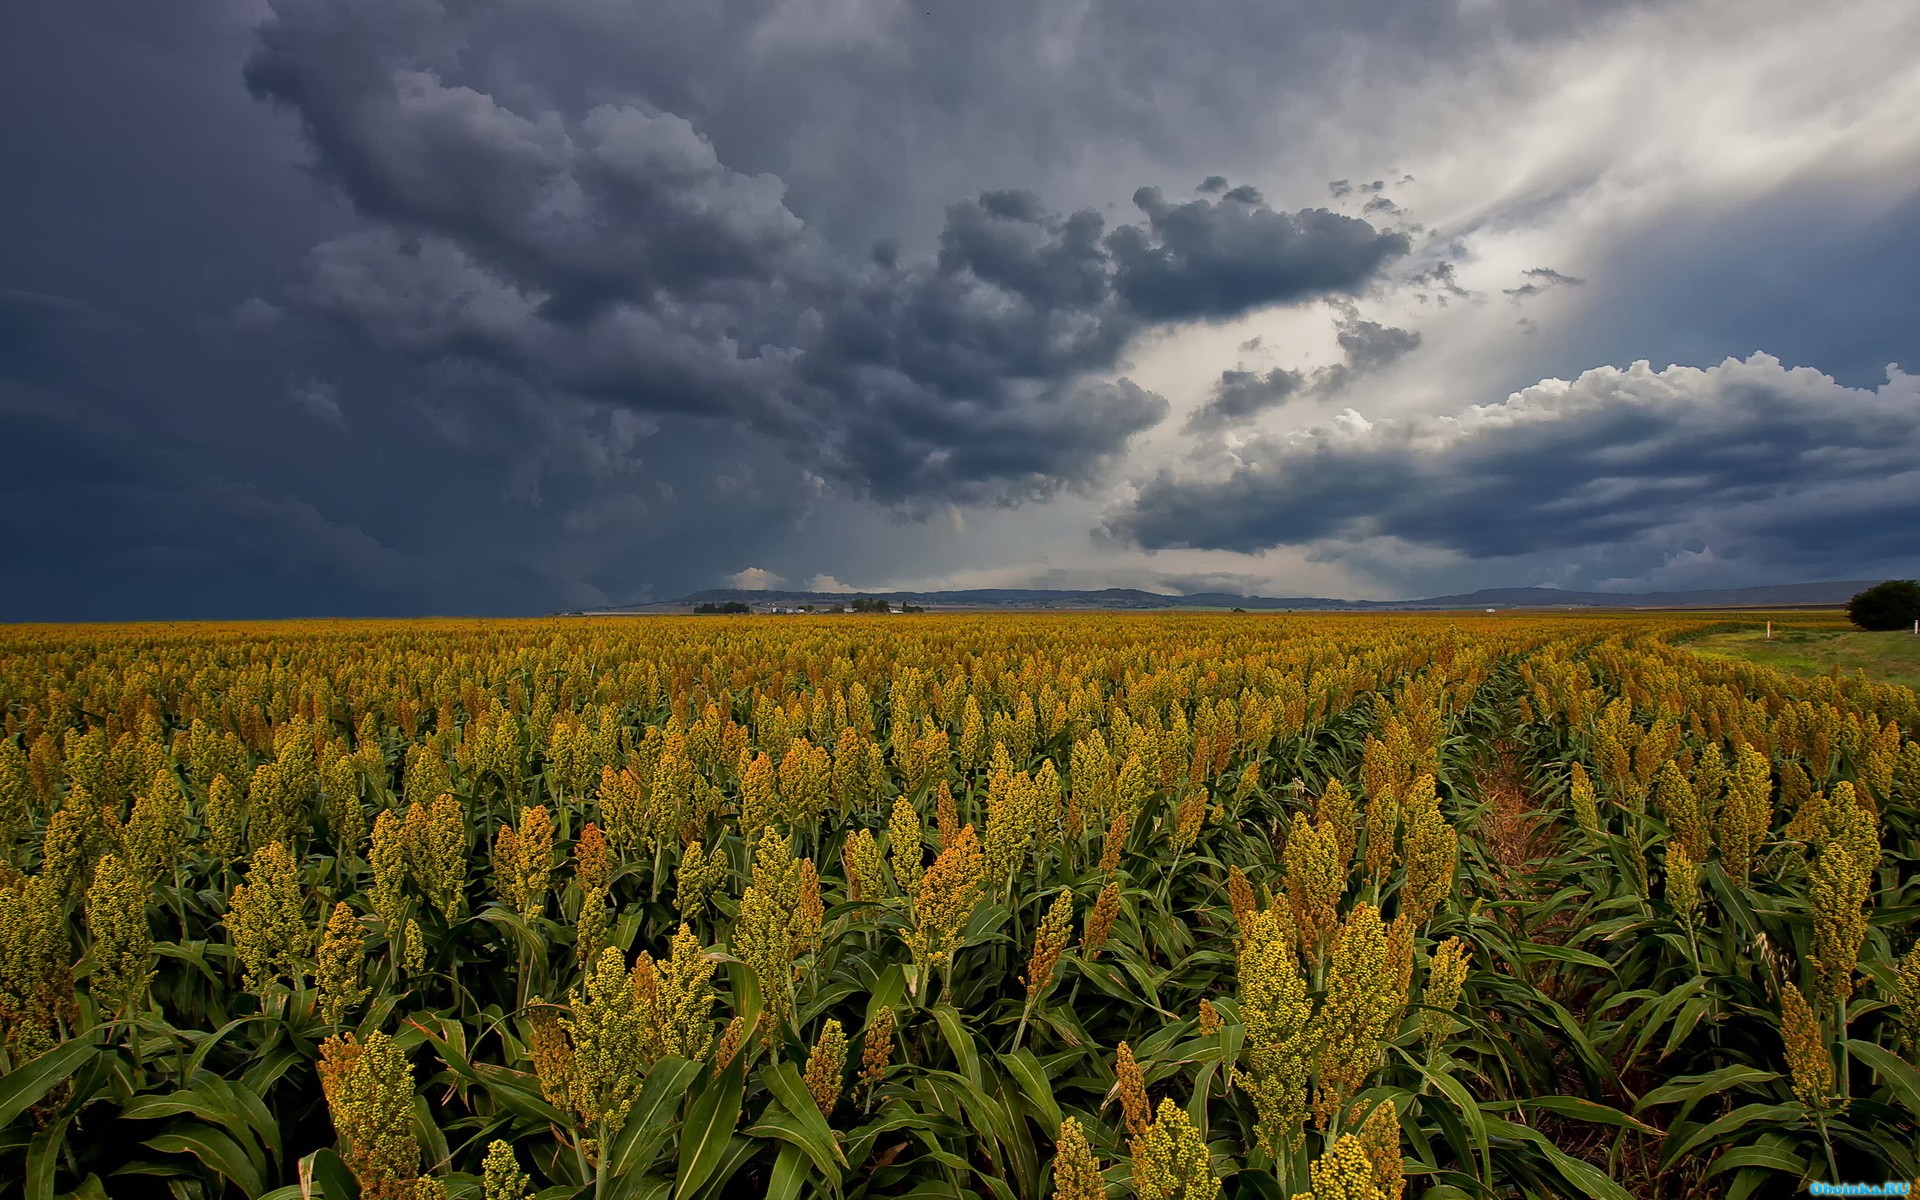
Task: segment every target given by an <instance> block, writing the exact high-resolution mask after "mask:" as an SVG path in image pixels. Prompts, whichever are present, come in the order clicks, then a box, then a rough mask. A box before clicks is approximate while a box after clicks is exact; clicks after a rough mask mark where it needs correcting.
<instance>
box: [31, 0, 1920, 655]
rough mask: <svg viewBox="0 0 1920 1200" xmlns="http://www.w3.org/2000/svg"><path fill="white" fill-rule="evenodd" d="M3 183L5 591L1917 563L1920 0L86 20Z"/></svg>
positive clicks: (120, 0) (157, 604) (1907, 566)
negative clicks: (1919, 3) (1913, 0)
mask: <svg viewBox="0 0 1920 1200" xmlns="http://www.w3.org/2000/svg"><path fill="white" fill-rule="evenodd" d="M0 163H3V164H4V170H0V229H3V230H4V231H5V232H4V236H3V237H0V538H4V543H5V552H4V554H3V555H0V619H107V618H130V617H246V616H279V615H322V614H340V615H355V614H413V613H476V614H496V613H497V614H508V613H538V612H545V611H551V610H555V609H561V608H574V607H583V606H584V607H591V606H598V605H605V604H619V603H631V602H636V601H644V600H651V599H664V598H671V597H674V596H678V595H681V594H684V593H686V592H688V591H691V590H694V589H699V588H708V587H718V586H728V585H730V584H737V585H739V586H783V585H784V586H791V587H809V586H811V587H818V588H829V589H831V588H849V589H875V590H877V589H882V588H887V587H893V586H911V587H935V586H951V587H969V586H1056V587H1061V586H1064V587H1105V586H1129V587H1145V588H1150V589H1154V590H1160V591H1192V590H1229V591H1239V592H1250V593H1260V594H1266V595H1332V596H1351V597H1368V598H1389V597H1403V596H1416V595H1427V594H1434V593H1439V592H1451V591H1457V590H1464V589H1469V588H1473V587H1481V586H1508V585H1525V584H1549V585H1558V586H1566V587H1580V588H1598V589H1605V590H1623V591H1624V590H1646V589H1653V588H1691V587H1719V586H1741V585H1747V584H1757V583H1771V582H1795V581H1809V580H1817V579H1853V578H1879V577H1888V576H1900V577H1911V576H1912V575H1914V574H1915V571H1916V569H1917V568H1920V6H1916V5H1914V4H1912V3H1911V0H1851V2H1844V3H1832V4H1807V3H1805V2H1804V0H1793V2H1777V0H1683V2H1671V3H1650V4H1612V3H1601V2H1597V0H1590V2H1575V0H1354V2H1351V3H1347V4H1340V5H1330V4H1325V3H1312V2H1300V3H1277V2H1274V0H1259V2H1243V3H1232V4H1227V3H1209V2H1206V0H1198V2H1196V3H1190V4H1181V5H1169V4H1166V3H1164V0H1105V2H1103V3H1093V2H1092V0H1019V2H1013V0H1006V2H1002V0H974V2H973V3H968V4H954V3H937V4H936V3H929V2H928V0H915V2H914V3H910V4H904V5H903V4H899V3H893V2H891V0H784V2H774V0H646V2H644V3H640V2H635V0H444V2H439V0H177V2H175V3H168V4H164V5H157V4H154V3H152V0H112V2H107V0H68V2H67V3H61V4H41V5H31V6H26V7H23V8H21V9H20V11H19V12H17V13H15V14H13V15H11V16H10V17H9V21H8V33H7V36H6V37H5V38H0ZM1909 372H1912V374H1909Z"/></svg>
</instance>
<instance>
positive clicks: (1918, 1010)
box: [1893, 942, 1920, 1053]
mask: <svg viewBox="0 0 1920 1200" xmlns="http://www.w3.org/2000/svg"><path fill="white" fill-rule="evenodd" d="M1893 1003H1894V1008H1895V1011H1897V1012H1898V1013H1899V1015H1900V1029H1901V1033H1902V1035H1903V1042H1904V1044H1905V1046H1906V1049H1907V1051H1908V1053H1912V1051H1913V1049H1914V1047H1915V1046H1916V1045H1920V942H1915V943H1914V946H1913V949H1911V950H1909V951H1907V956H1906V957H1905V958H1903V959H1901V960H1900V967H1899V969H1898V970H1897V971H1896V972H1895V973H1894V988H1893Z"/></svg>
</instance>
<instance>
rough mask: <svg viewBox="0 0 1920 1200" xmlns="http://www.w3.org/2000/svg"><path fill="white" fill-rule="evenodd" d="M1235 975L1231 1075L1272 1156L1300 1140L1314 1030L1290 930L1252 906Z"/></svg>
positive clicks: (1271, 913)
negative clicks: (1237, 1044) (1241, 1067)
mask: <svg viewBox="0 0 1920 1200" xmlns="http://www.w3.org/2000/svg"><path fill="white" fill-rule="evenodd" d="M1239 976H1240V1020H1241V1023H1242V1024H1243V1025H1244V1026H1245V1028H1246V1036H1247V1043H1246V1045H1247V1070H1245V1071H1236V1072H1235V1075H1234V1078H1235V1081H1236V1082H1237V1083H1238V1084H1239V1085H1240V1087H1241V1089H1242V1090H1244V1091H1245V1092H1246V1093H1247V1094H1248V1095H1249V1096H1250V1097H1252V1099H1253V1106H1254V1112H1255V1113H1256V1114H1257V1117H1258V1125H1257V1126H1256V1130H1257V1133H1258V1135H1259V1138H1260V1144H1261V1145H1262V1146H1263V1147H1265V1148H1266V1150H1267V1152H1268V1153H1269V1154H1271V1155H1273V1156H1274V1157H1276V1158H1279V1157H1283V1156H1285V1155H1288V1154H1292V1153H1293V1152H1294V1151H1295V1150H1297V1149H1298V1148H1299V1146H1300V1144H1301V1142H1302V1140H1303V1137H1304V1134H1303V1130H1302V1126H1303V1123H1304V1121H1305V1119H1306V1112H1307V1082H1308V1079H1309V1078H1310V1076H1311V1075H1312V1073H1313V1066H1314V1053H1315V1047H1316V1045H1317V1042H1318V1040H1319V1031H1318V1029H1317V1027H1316V1023H1315V1021H1314V1019H1313V1012H1312V1009H1311V1008H1310V1006H1309V1004H1308V1001H1307V984H1306V980H1305V978H1304V977H1303V976H1302V975H1301V972H1300V960H1299V958H1298V957H1297V952H1296V949H1295V939H1294V934H1293V930H1292V928H1291V927H1290V925H1288V924H1286V923H1283V922H1282V921H1281V920H1280V917H1279V914H1278V913H1277V912H1275V911H1271V910H1269V911H1266V912H1258V911H1256V912H1254V913H1251V914H1249V916H1248V918H1247V920H1246V922H1245V924H1244V925H1242V927H1241V934H1240V947H1239Z"/></svg>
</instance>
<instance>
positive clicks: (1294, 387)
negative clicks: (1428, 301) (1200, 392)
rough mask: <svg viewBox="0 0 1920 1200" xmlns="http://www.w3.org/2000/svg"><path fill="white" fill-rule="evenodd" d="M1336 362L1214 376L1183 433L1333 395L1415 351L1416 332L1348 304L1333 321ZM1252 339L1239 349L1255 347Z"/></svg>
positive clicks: (1207, 429)
mask: <svg viewBox="0 0 1920 1200" xmlns="http://www.w3.org/2000/svg"><path fill="white" fill-rule="evenodd" d="M1334 331H1335V336H1334V341H1335V343H1336V344H1337V345H1338V346H1339V347H1340V353H1341V360H1340V361H1339V362H1337V363H1331V364H1329V365H1327V366H1324V367H1320V368H1318V369H1316V370H1314V371H1312V372H1311V373H1303V372H1301V371H1297V370H1292V369H1289V368H1286V367H1275V368H1274V369H1272V370H1270V371H1268V372H1266V373H1265V374H1261V373H1259V372H1256V371H1246V370H1239V369H1233V370H1227V371H1222V372H1221V373H1220V380H1219V382H1218V383H1216V384H1215V385H1214V388H1213V394H1212V395H1211V396H1209V397H1208V398H1207V401H1206V403H1205V404H1202V405H1201V406H1200V407H1199V408H1197V409H1195V410H1194V411H1193V412H1192V414H1190V415H1189V416H1188V418H1187V425H1186V428H1187V432H1189V433H1207V432H1214V431H1218V430H1221V429H1228V428H1232V427H1234V426H1238V425H1244V424H1246V423H1248V422H1249V421H1252V420H1253V419H1255V418H1256V417H1259V416H1260V415H1261V414H1262V413H1265V412H1268V411H1269V410H1272V409H1275V408H1278V407H1280V406H1281V405H1283V404H1285V403H1286V402H1287V401H1289V400H1292V399H1294V398H1296V397H1317V398H1324V397H1329V396H1334V395H1338V394H1339V393H1340V392H1342V391H1344V390H1345V389H1346V388H1347V387H1349V386H1350V385H1351V384H1352V383H1353V382H1354V381H1355V380H1357V379H1360V378H1362V377H1363V376H1367V375H1371V374H1373V373H1375V372H1377V371H1384V370H1386V369H1387V368H1388V367H1391V366H1392V365H1393V364H1395V363H1397V362H1399V361H1400V360H1401V359H1402V358H1405V357H1406V356H1407V355H1409V354H1411V353H1413V352H1414V351H1415V350H1417V349H1419V347H1420V334H1419V331H1417V330H1413V329H1401V328H1399V327H1397V326H1393V325H1383V324H1381V323H1380V322H1378V321H1369V320H1367V319H1366V318H1364V317H1362V316H1360V315H1359V314H1358V313H1357V312H1355V311H1354V310H1353V307H1352V306H1351V305H1350V304H1349V305H1347V306H1345V307H1344V308H1343V309H1341V311H1340V316H1339V318H1338V319H1337V320H1336V321H1335V322H1334ZM1258 348H1259V346H1258V343H1257V340H1256V341H1255V342H1254V343H1252V344H1249V345H1247V346H1243V347H1242V349H1258Z"/></svg>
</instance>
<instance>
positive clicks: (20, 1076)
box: [0, 1041, 100, 1127]
mask: <svg viewBox="0 0 1920 1200" xmlns="http://www.w3.org/2000/svg"><path fill="white" fill-rule="evenodd" d="M99 1052H100V1048H99V1047H98V1046H96V1045H94V1044H93V1043H92V1042H85V1041H71V1042H62V1043H61V1044H60V1045H58V1046H55V1047H54V1048H53V1049H51V1050H49V1051H47V1052H46V1053H45V1054H42V1055H41V1056H40V1057H38V1058H33V1059H28V1060H27V1061H26V1062H24V1063H22V1064H20V1065H19V1066H17V1067H15V1068H14V1069H13V1070H11V1071H8V1072H7V1073H6V1074H5V1075H4V1076H0V1127H4V1126H7V1125H10V1124H12V1123H13V1120H14V1118H15V1117H18V1116H19V1115H20V1114H21V1113H23V1112H25V1111H27V1110H28V1109H29V1108H32V1107H33V1106H34V1105H35V1104H38V1103H39V1102H40V1100H41V1098H42V1097H44V1096H45V1095H46V1094H47V1093H48V1092H50V1091H52V1090H53V1089H54V1088H56V1087H59V1086H60V1084H61V1083H62V1082H64V1081H65V1080H66V1079H67V1078H68V1077H70V1076H71V1075H72V1074H73V1073H74V1072H75V1071H78V1070H79V1069H80V1068H81V1066H82V1065H83V1064H85V1063H86V1062H87V1061H88V1060H89V1059H91V1058H92V1057H93V1056H94V1055H96V1054H98V1053H99Z"/></svg>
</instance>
